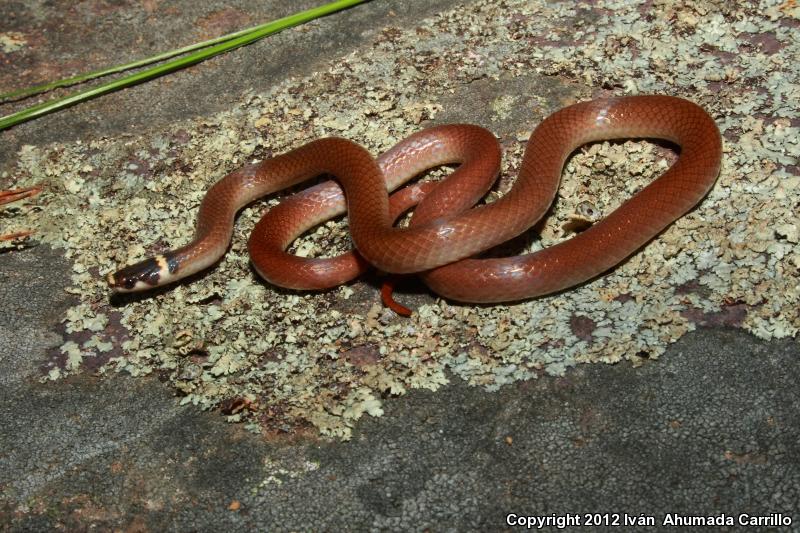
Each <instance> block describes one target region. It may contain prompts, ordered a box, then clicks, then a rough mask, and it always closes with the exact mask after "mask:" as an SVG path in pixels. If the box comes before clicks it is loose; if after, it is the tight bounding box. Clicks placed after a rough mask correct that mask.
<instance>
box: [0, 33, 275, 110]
mask: <svg viewBox="0 0 800 533" xmlns="http://www.w3.org/2000/svg"><path fill="white" fill-rule="evenodd" d="M267 24H272V23H271V22H268V23H267ZM267 24H260V25H258V26H253V27H252V28H247V29H244V30H240V31H237V32H234V33H229V34H227V35H223V36H222V37H216V38H214V39H209V40H207V41H203V42H201V43H195V44H190V45H189V46H184V47H183V48H178V49H175V50H170V51H169V52H164V53H162V54H158V55H154V56H150V57H146V58H144V59H139V60H137V61H133V62H131V63H125V64H124V65H115V66H113V67H108V68H103V69H100V70H93V71H91V72H85V73H83V74H79V75H77V76H73V77H71V78H64V79H63V80H58V81H53V82H49V83H43V84H42V85H35V86H33V87H27V88H25V89H19V90H16V91H11V92H7V93H3V94H0V103H1V102H7V101H13V100H19V99H21V98H25V97H28V96H33V95H35V94H40V93H44V92H47V91H52V90H53V89H57V88H59V87H69V86H70V85H76V84H78V83H83V82H85V81H89V80H93V79H95V78H101V77H103V76H107V75H109V74H116V73H117V72H124V71H126V70H131V69H135V68H139V67H144V66H146V65H150V64H152V63H158V62H159V61H164V60H165V59H169V58H171V57H175V56H179V55H182V54H186V53H189V52H193V51H195V50H199V49H201V48H206V47H208V46H211V45H214V44H217V43H223V42H226V41H230V40H231V39H235V38H237V37H241V36H242V35H246V34H248V33H250V32H251V31H257V30H259V29H261V28H263V27H264V26H266V25H267Z"/></svg>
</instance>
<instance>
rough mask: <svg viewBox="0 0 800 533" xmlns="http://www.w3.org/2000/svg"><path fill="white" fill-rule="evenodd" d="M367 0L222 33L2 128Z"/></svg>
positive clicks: (29, 111)
mask: <svg viewBox="0 0 800 533" xmlns="http://www.w3.org/2000/svg"><path fill="white" fill-rule="evenodd" d="M366 1H369V0H337V1H334V2H329V3H327V4H325V5H322V6H319V7H315V8H312V9H308V10H306V11H301V12H299V13H295V14H293V15H289V16H287V17H283V18H280V19H277V20H274V21H272V22H268V23H266V24H262V25H260V26H256V27H255V28H256V29H251V30H244V31H243V32H237V33H235V34H231V35H238V36H237V37H233V38H231V37H230V36H226V37H227V39H226V37H221V38H220V39H225V40H224V41H223V42H220V43H219V44H215V45H212V46H209V47H207V48H205V49H203V50H201V51H199V52H195V53H193V54H189V55H187V56H184V57H180V58H178V59H174V60H172V61H168V62H166V63H163V64H161V65H157V66H155V67H152V68H149V69H146V70H143V71H141V72H137V73H135V74H131V75H130V76H125V77H123V78H119V79H117V80H112V81H110V82H108V83H104V84H102V85H99V86H97V87H92V88H89V89H86V90H83V91H79V92H77V93H73V94H71V95H68V96H65V97H63V98H58V99H54V100H50V101H47V102H42V103H40V104H36V105H33V106H31V107H28V108H26V109H23V110H22V111H18V112H16V113H12V114H10V115H7V116H4V117H2V118H0V131H2V130H4V129H7V128H10V127H11V126H15V125H17V124H20V123H22V122H25V121H28V120H31V119H34V118H36V117H40V116H42V115H45V114H47V113H52V112H53V111H56V110H59V109H63V108H65V107H68V106H71V105H75V104H77V103H79V102H83V101H85V100H88V99H90V98H94V97H96V96H100V95H102V94H106V93H109V92H112V91H116V90H119V89H122V88H124V87H130V86H132V85H136V84H138V83H142V82H144V81H147V80H150V79H152V78H155V77H158V76H162V75H164V74H166V73H169V72H173V71H175V70H178V69H181V68H184V67H187V66H189V65H194V64H195V63H199V62H201V61H204V60H206V59H208V58H210V57H214V56H216V55H219V54H222V53H224V52H227V51H229V50H233V49H235V48H239V47H240V46H245V45H247V44H250V43H252V42H254V41H257V40H259V39H261V38H263V37H266V36H268V35H272V34H274V33H277V32H279V31H281V30H285V29H287V28H291V27H293V26H297V25H299V24H303V23H305V22H308V21H310V20H314V19H315V18H319V17H323V16H325V15H329V14H331V13H335V12H336V11H341V10H342V9H346V8H348V7H352V6H355V5H358V4H362V3H364V2H366Z"/></svg>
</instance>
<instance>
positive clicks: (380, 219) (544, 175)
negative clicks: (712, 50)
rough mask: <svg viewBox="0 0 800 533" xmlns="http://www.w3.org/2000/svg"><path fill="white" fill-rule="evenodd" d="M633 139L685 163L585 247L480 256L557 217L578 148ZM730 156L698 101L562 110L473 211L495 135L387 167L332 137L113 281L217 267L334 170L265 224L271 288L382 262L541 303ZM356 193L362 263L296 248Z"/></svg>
mask: <svg viewBox="0 0 800 533" xmlns="http://www.w3.org/2000/svg"><path fill="white" fill-rule="evenodd" d="M625 138H655V139H664V140H667V141H670V142H672V143H675V144H677V145H678V146H679V147H680V156H679V157H678V160H677V161H676V162H675V163H674V164H673V165H672V166H671V167H670V168H669V169H668V170H667V171H666V172H665V173H664V174H662V175H661V176H660V177H659V178H657V179H656V180H655V181H654V182H652V183H651V184H649V185H648V186H647V187H645V188H643V189H642V190H641V191H639V192H638V193H637V194H635V195H634V196H633V197H632V198H630V199H629V200H628V201H627V202H625V203H624V204H623V205H622V206H620V207H619V208H618V209H617V210H615V211H614V212H612V213H611V214H609V215H608V216H607V217H606V218H605V219H603V220H601V221H600V222H598V223H596V224H594V225H593V226H592V227H590V228H589V229H587V230H586V231H584V232H582V233H580V234H577V235H575V236H574V237H572V238H571V239H568V240H566V241H564V242H561V243H559V244H558V245H555V246H552V247H549V248H546V249H543V250H540V251H537V252H535V253H531V254H527V255H519V256H514V257H506V258H491V259H470V258H471V257H472V256H474V255H476V254H479V253H480V252H482V251H484V250H487V249H489V248H491V247H493V246H495V245H497V244H500V243H502V242H505V241H507V240H509V239H511V238H513V237H515V236H517V235H519V234H520V233H522V232H524V231H525V230H527V229H528V228H530V227H531V226H532V225H533V224H535V223H536V222H537V221H538V220H539V219H540V218H541V217H542V216H543V215H544V214H545V212H546V211H547V210H548V208H549V206H550V204H551V203H552V201H553V199H554V198H555V195H556V192H557V190H558V184H559V181H560V177H561V171H562V169H563V166H564V163H565V161H566V159H567V157H568V156H569V155H570V154H571V153H572V152H573V151H574V150H575V149H576V148H578V147H580V146H581V145H583V144H586V143H589V142H593V141H599V140H609V139H625ZM721 155H722V145H721V138H720V134H719V131H718V130H717V127H716V125H715V124H714V121H713V120H712V119H711V117H709V115H708V114H707V113H706V112H705V111H704V110H703V109H702V108H700V107H699V106H697V105H695V104H693V103H692V102H689V101H687V100H683V99H680V98H675V97H669V96H631V97H621V98H609V99H601V100H593V101H589V102H582V103H579V104H575V105H571V106H569V107H566V108H564V109H561V110H560V111H557V112H556V113H553V114H552V115H550V116H549V117H547V118H546V119H545V120H544V121H543V122H542V123H541V124H540V125H539V126H538V127H537V128H536V130H535V131H534V132H533V134H532V135H531V137H530V139H529V141H528V145H527V147H526V149H525V155H524V158H523V161H522V165H521V167H520V171H519V176H518V177H517V180H516V182H515V183H514V185H513V187H512V188H511V190H510V191H509V192H508V193H507V194H505V195H504V196H503V197H502V198H500V199H499V200H497V201H495V202H492V203H489V204H486V205H480V206H477V207H472V208H470V207H471V206H473V205H474V204H475V203H476V202H478V201H479V200H480V198H481V197H482V196H483V195H484V194H485V193H486V191H487V190H488V189H489V187H491V184H492V182H493V181H494V179H495V178H496V176H497V173H498V170H499V167H500V149H499V146H498V143H497V140H496V139H495V138H494V136H493V135H492V134H491V133H489V132H488V131H486V130H484V129H482V128H479V127H477V126H471V125H450V126H439V127H434V128H430V129H427V130H423V131H421V132H419V133H416V134H414V135H412V136H410V137H408V138H407V139H405V140H403V141H401V142H400V143H398V144H397V145H396V146H394V147H393V148H392V149H391V150H389V151H388V152H386V153H385V154H383V155H382V156H381V157H380V158H379V159H378V160H377V161H376V160H375V159H374V158H373V157H372V156H371V155H370V154H369V153H368V152H367V151H366V150H365V149H363V148H362V147H360V146H359V145H357V144H355V143H353V142H351V141H348V140H345V139H339V138H325V139H320V140H316V141H313V142H310V143H308V144H306V145H304V146H301V147H300V148H297V149H295V150H292V151H291V152H288V153H286V154H283V155H280V156H278V157H274V158H272V159H268V160H266V161H263V162H261V163H258V164H254V165H248V166H245V167H243V168H241V169H239V170H236V171H234V172H232V173H230V174H228V175H227V176H225V177H224V178H222V179H221V180H220V181H218V182H217V183H216V184H215V185H214V186H213V187H212V188H211V189H210V190H209V191H208V193H207V195H206V196H205V198H204V200H203V202H202V204H201V206H200V212H199V214H198V217H197V231H196V234H195V238H194V240H193V241H192V242H191V243H189V244H187V245H186V246H183V247H181V248H177V249H175V250H172V251H169V252H166V253H163V254H160V255H157V256H155V257H153V258H150V259H146V260H144V261H142V262H140V263H137V264H134V265H131V266H128V267H125V268H123V269H122V270H119V271H117V272H115V273H113V274H109V275H108V278H107V279H108V283H109V285H110V286H111V287H112V289H114V290H115V291H119V292H128V291H137V290H145V289H149V288H152V287H155V286H158V285H163V284H166V283H170V282H173V281H176V280H178V279H181V278H183V277H186V276H188V275H190V274H193V273H195V272H198V271H199V270H202V269H204V268H207V267H209V266H210V265H212V264H213V263H215V262H216V261H217V260H219V258H220V257H222V255H223V254H224V253H225V251H226V249H227V246H228V244H229V242H230V239H231V235H232V232H233V222H234V218H235V215H236V213H237V212H238V211H239V209H241V208H242V207H243V206H245V205H247V204H249V203H250V202H252V201H253V200H255V199H257V198H259V197H261V196H264V195H266V194H269V193H271V192H274V191H278V190H281V189H285V188H287V187H290V186H292V185H294V184H296V183H299V182H302V181H304V180H307V179H309V178H312V177H314V176H318V175H320V174H331V175H333V176H334V177H336V179H337V181H338V184H337V183H336V182H325V183H322V184H319V185H317V186H315V187H312V188H311V189H308V190H307V191H304V192H302V193H300V194H299V195H295V196H294V197H291V198H289V199H288V200H285V201H284V202H283V203H282V204H280V205H279V206H278V207H276V208H274V209H272V210H271V211H270V212H269V213H268V214H267V215H265V217H264V218H263V219H262V220H261V221H260V222H259V223H258V225H257V226H256V228H255V229H254V231H253V234H252V236H251V238H250V243H249V249H250V256H251V259H252V262H253V264H254V265H255V268H256V269H257V270H258V272H259V273H260V274H261V275H262V276H264V277H265V278H266V279H267V280H269V281H270V282H272V283H274V284H276V285H281V286H284V287H290V288H296V289H324V288H327V287H332V286H335V285H338V284H341V283H344V282H346V281H348V280H349V279H352V278H353V277H355V276H357V275H358V274H359V273H360V272H362V271H363V270H364V269H365V268H367V267H368V265H369V264H371V265H374V266H376V267H378V268H380V269H381V270H384V271H386V272H391V273H411V272H417V273H420V275H421V276H422V277H423V279H424V281H425V283H426V284H427V285H428V286H429V287H430V288H431V289H433V290H434V291H435V292H437V293H439V294H440V295H442V296H445V297H447V298H451V299H453V300H459V301H465V302H504V301H513V300H519V299H523V298H530V297H534V296H539V295H543V294H547V293H551V292H555V291H559V290H562V289H565V288H568V287H571V286H573V285H576V284H578V283H581V282H583V281H586V280H588V279H590V278H593V277H595V276H597V275H598V274H601V273H603V272H605V271H606V270H608V269H610V268H611V267H613V266H614V265H616V264H618V263H619V262H621V261H622V260H623V259H625V258H626V257H628V256H629V255H631V254H632V253H633V252H635V251H636V250H637V249H638V248H640V247H641V246H642V245H644V244H645V243H646V242H647V241H649V240H650V239H652V238H653V237H654V236H656V235H657V234H658V233H659V232H661V231H662V230H663V229H664V228H666V227H667V226H668V225H669V224H671V223H672V222H673V221H675V220H676V219H677V218H679V217H680V216H682V215H683V214H684V213H686V212H687V211H689V210H690V209H691V208H692V207H694V206H695V205H696V204H697V203H698V202H699V201H700V200H701V199H702V198H703V197H704V196H705V195H706V193H707V192H708V191H709V189H710V188H711V186H712V185H713V184H714V181H715V180H716V177H717V174H718V173H719V168H720V160H721ZM451 163H457V164H459V167H458V168H457V169H456V170H455V171H454V172H453V173H452V174H451V175H450V176H449V177H448V178H447V179H446V180H444V181H442V182H441V183H438V184H435V185H432V184H420V185H415V186H412V187H408V188H406V189H404V190H402V191H401V192H400V193H398V195H399V196H398V195H395V196H396V197H395V196H393V197H392V202H391V203H392V205H391V206H390V200H389V195H388V192H387V189H388V190H389V191H391V190H394V189H395V188H396V187H398V186H399V185H400V184H402V183H403V182H405V181H407V180H408V179H410V178H412V177H413V176H415V175H417V174H419V173H420V172H422V171H424V170H426V169H428V168H431V167H434V166H438V165H442V164H451ZM340 185H341V187H342V188H344V191H345V192H344V193H342V189H341V188H340ZM345 197H346V210H347V213H348V216H349V225H350V231H351V236H352V239H353V242H354V243H355V247H356V249H357V250H358V254H355V253H353V252H351V253H349V254H346V255H344V256H340V257H338V258H333V259H303V258H299V257H295V256H291V255H289V254H287V253H286V252H285V250H286V249H287V247H288V246H289V245H290V244H291V242H292V241H293V240H294V239H295V238H296V237H297V236H298V235H300V234H301V233H303V232H304V231H306V230H307V229H308V228H310V227H312V226H314V225H316V224H318V223H320V222H322V221H323V220H327V219H329V218H331V217H333V216H335V215H337V214H340V213H343V212H345ZM423 197H424V198H423ZM420 198H423V199H422V200H421V201H420ZM417 202H419V205H418V206H417V209H416V211H415V213H414V216H413V218H412V221H411V224H410V227H404V228H400V227H394V221H395V218H396V217H397V215H399V214H400V213H401V212H402V211H403V210H405V209H406V208H408V207H410V206H411V205H413V204H415V203H417ZM362 258H363V259H362Z"/></svg>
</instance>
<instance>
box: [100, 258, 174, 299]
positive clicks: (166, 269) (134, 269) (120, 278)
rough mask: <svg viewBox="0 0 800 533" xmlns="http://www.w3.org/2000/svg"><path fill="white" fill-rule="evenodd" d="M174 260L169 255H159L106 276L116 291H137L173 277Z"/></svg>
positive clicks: (162, 283)
mask: <svg viewBox="0 0 800 533" xmlns="http://www.w3.org/2000/svg"><path fill="white" fill-rule="evenodd" d="M172 266H173V265H172V262H171V261H170V259H169V258H168V257H167V256H164V255H157V256H155V257H151V258H149V259H145V260H144V261H140V262H138V263H134V264H133V265H129V266H126V267H125V268H122V269H120V270H117V271H116V272H112V273H109V274H108V276H106V281H107V282H108V286H109V287H111V290H112V291H114V292H137V291H144V290H147V289H152V288H154V287H158V286H159V285H164V284H165V283H168V282H169V280H170V279H171V278H172V277H173V276H172V272H173V271H174V268H171V267H172Z"/></svg>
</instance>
